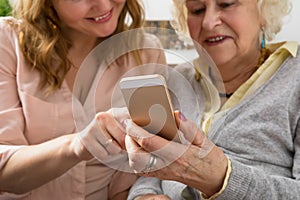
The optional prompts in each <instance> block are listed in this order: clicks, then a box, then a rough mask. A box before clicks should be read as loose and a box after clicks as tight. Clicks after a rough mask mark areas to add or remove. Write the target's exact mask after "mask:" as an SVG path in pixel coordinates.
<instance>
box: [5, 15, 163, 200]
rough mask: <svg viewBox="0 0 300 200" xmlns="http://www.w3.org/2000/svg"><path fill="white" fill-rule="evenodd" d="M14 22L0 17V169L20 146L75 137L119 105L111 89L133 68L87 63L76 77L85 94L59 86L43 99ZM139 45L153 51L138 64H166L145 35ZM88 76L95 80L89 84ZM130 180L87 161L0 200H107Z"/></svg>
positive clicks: (127, 62) (129, 61)
mask: <svg viewBox="0 0 300 200" xmlns="http://www.w3.org/2000/svg"><path fill="white" fill-rule="evenodd" d="M7 19H9V22H8V21H7ZM14 23H17V22H16V20H15V19H13V18H11V17H10V18H8V17H5V18H0V97H1V101H0V169H1V168H2V167H3V166H4V165H5V163H6V162H7V160H8V159H9V157H10V156H11V155H12V154H14V152H15V151H17V150H18V148H20V147H22V146H23V145H33V144H39V143H42V142H45V141H47V140H51V139H54V138H56V137H59V136H62V135H65V134H70V133H74V132H76V130H77V129H78V128H79V129H80V128H83V126H85V125H86V124H87V121H89V119H90V118H91V117H93V115H94V114H95V113H96V112H99V111H106V110H108V109H109V108H111V107H112V106H114V107H116V106H123V105H124V102H123V100H122V97H121V96H120V91H119V90H118V87H117V86H116V85H117V83H118V81H119V79H120V78H121V77H122V76H123V74H124V73H126V72H127V71H129V70H130V69H133V68H134V67H136V66H138V64H137V62H136V60H135V59H134V58H133V56H129V57H128V56H127V57H126V59H121V60H122V62H118V63H116V62H113V63H112V64H111V65H110V67H109V68H103V67H101V66H100V67H99V66H89V65H92V64H93V59H87V60H85V61H84V69H83V70H81V69H80V73H81V75H84V76H81V78H82V77H83V79H84V78H85V77H86V82H87V83H90V84H86V85H87V86H86V87H88V89H86V88H84V87H85V86H81V85H79V86H78V90H75V91H74V92H73V93H72V92H71V91H70V89H69V87H68V85H67V83H66V82H64V83H63V85H62V87H61V89H59V90H57V91H55V92H54V93H53V94H51V95H49V96H47V97H45V96H44V95H43V91H41V90H40V89H39V81H40V74H39V73H38V72H37V71H33V70H32V69H31V67H30V65H29V64H28V63H27V62H26V60H25V58H24V57H23V54H22V52H21V50H20V47H19V43H18V33H17V30H15V28H13V26H11V25H10V24H14ZM144 45H145V47H148V48H153V49H145V50H142V54H141V59H142V63H143V64H145V63H146V64H147V63H152V64H155V63H161V64H165V56H164V53H163V51H161V50H159V49H161V43H160V42H159V40H158V39H157V38H156V37H155V36H153V35H150V34H146V35H145V41H144ZM87 67H88V70H86V69H87ZM89 67H90V68H89ZM92 68H94V70H95V71H93V69H92ZM89 69H91V70H89ZM159 72H160V70H157V69H156V68H155V67H154V68H153V67H149V68H147V69H146V70H144V72H143V73H159ZM93 74H94V75H95V74H96V75H95V77H94V78H93V79H92V80H91V79H89V78H88V77H93V76H92V75H93ZM84 81H85V80H84ZM80 83H81V82H80ZM115 86H116V87H115ZM89 88H92V90H91V91H92V92H91V91H90V90H89ZM93 88H94V89H93ZM115 88H116V89H115ZM135 180H136V176H135V175H134V174H128V173H124V172H121V171H117V170H115V169H112V168H110V167H107V166H105V165H103V164H101V163H100V162H98V161H97V160H91V161H88V162H81V163H79V164H78V165H76V166H75V167H73V168H71V169H70V170H69V171H68V172H66V173H65V174H63V175H62V176H60V177H58V178H56V179H55V180H53V181H51V182H49V183H47V184H45V185H43V186H41V187H39V188H37V189H35V190H32V191H31V192H29V193H27V194H24V195H15V194H9V193H1V192H0V199H35V200H37V199H43V200H47V199H49V200H50V199H51V200H52V199H64V200H76V199H91V200H93V199H109V198H113V197H114V195H116V194H117V193H119V192H122V191H125V190H127V189H128V188H130V186H131V184H132V183H133V182H134V181H135ZM28 184H30V183H28Z"/></svg>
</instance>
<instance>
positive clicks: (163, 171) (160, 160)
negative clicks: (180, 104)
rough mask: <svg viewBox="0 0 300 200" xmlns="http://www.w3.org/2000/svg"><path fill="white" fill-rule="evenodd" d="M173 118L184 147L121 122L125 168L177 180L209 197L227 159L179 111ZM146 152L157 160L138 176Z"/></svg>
mask: <svg viewBox="0 0 300 200" xmlns="http://www.w3.org/2000/svg"><path fill="white" fill-rule="evenodd" d="M175 119H176V123H177V126H178V127H179V130H180V131H181V132H182V133H183V135H184V136H185V138H186V139H187V140H188V141H189V142H188V144H180V143H176V142H173V141H168V140H166V139H164V138H162V137H159V136H157V135H153V134H151V133H149V132H147V131H145V130H144V129H142V128H141V127H139V126H137V125H136V124H134V123H133V122H132V121H131V120H125V122H124V126H125V127H126V132H127V136H126V139H125V143H126V149H127V151H128V156H129V165H130V166H131V167H132V168H134V169H135V172H136V173H138V174H139V175H142V176H149V177H150V176H151V177H157V178H159V179H162V180H175V181H179V182H182V183H184V184H186V185H189V186H191V187H194V188H196V189H199V190H200V191H201V192H203V193H205V194H206V195H208V196H211V195H213V194H214V193H216V192H218V191H219V190H220V189H221V187H222V185H223V180H224V178H225V174H226V170H227V164H228V163H227V157H226V156H225V154H224V153H223V151H222V150H221V149H220V148H218V147H217V146H215V145H214V144H213V143H212V142H211V141H210V140H208V139H207V137H206V136H205V135H204V134H203V133H202V132H201V131H200V129H199V128H198V127H197V125H196V124H195V123H193V122H192V121H191V120H188V119H186V118H185V117H184V116H183V115H182V114H181V113H179V112H175ZM150 153H151V154H153V155H155V156H156V157H157V162H156V164H155V166H153V168H152V170H153V171H151V172H148V173H141V172H142V170H143V169H145V166H147V162H148V161H149V159H150ZM145 154H148V156H146V155H145Z"/></svg>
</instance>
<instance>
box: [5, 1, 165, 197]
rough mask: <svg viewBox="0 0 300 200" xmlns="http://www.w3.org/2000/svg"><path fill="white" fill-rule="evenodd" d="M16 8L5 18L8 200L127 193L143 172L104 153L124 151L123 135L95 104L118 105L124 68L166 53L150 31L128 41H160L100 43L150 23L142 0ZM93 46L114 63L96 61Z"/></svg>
mask: <svg viewBox="0 0 300 200" xmlns="http://www.w3.org/2000/svg"><path fill="white" fill-rule="evenodd" d="M13 8H14V13H15V14H16V15H15V17H3V18H0V58H1V59H0V85H1V86H0V94H1V97H0V199H35V200H36V199H43V200H46V199H64V200H75V199H90V200H93V199H98V200H99V199H126V197H127V193H128V189H129V188H130V186H131V184H132V183H133V182H134V181H135V180H136V175H134V174H129V173H125V172H124V173H123V172H118V171H117V170H115V169H114V168H111V167H109V166H106V165H104V164H102V163H101V162H99V160H103V161H105V160H106V159H107V158H108V157H110V158H111V157H113V156H114V155H116V156H117V155H119V154H121V153H122V149H124V135H119V134H109V131H107V130H105V129H102V126H101V124H102V121H105V120H106V117H105V116H102V115H101V114H96V113H98V112H100V111H106V110H108V109H109V108H110V106H111V104H110V102H111V101H112V100H111V98H112V96H113V95H112V93H113V90H114V87H115V84H116V83H117V82H118V80H119V78H120V77H121V76H122V75H123V74H124V73H125V72H126V71H128V70H130V69H132V68H134V67H136V66H139V65H141V64H145V63H161V64H164V63H165V58H164V54H163V52H162V51H161V50H157V49H159V48H161V46H160V43H159V41H158V39H156V37H154V36H152V35H149V34H141V35H140V36H141V37H139V39H138V38H134V41H136V42H132V43H130V42H129V46H130V45H133V46H134V45H136V43H137V42H142V44H143V45H144V46H147V47H151V48H154V50H150V49H149V50H147V49H146V50H139V49H137V48H136V46H134V47H132V48H133V49H134V50H135V51H131V52H130V53H128V52H125V54H124V52H123V54H122V55H115V54H117V53H115V50H116V49H120V48H121V47H122V45H123V46H124V44H123V43H122V41H121V42H115V43H113V44H114V45H115V46H114V45H111V46H109V48H107V49H104V50H103V49H102V50H101V48H100V50H99V48H98V46H99V45H100V46H101V44H102V43H105V42H106V41H107V40H108V39H109V38H112V37H113V36H115V35H117V34H119V33H122V32H124V31H127V30H131V29H135V28H140V27H141V26H142V23H143V10H142V7H141V5H140V2H139V1H138V0H101V1H95V0H88V1H86V0H63V1H61V0H15V1H14V5H13ZM127 17H130V18H131V21H130V23H128V22H127V19H128V18H127ZM117 41H118V40H117ZM123 42H124V40H123ZM125 42H126V41H125ZM106 45H107V44H106ZM95 47H96V50H95ZM155 49H156V50H155ZM95 52H96V53H95ZM91 53H92V55H94V57H92V58H96V60H97V59H98V61H99V60H100V61H99V62H100V63H101V65H103V63H106V64H108V66H107V67H105V68H101V67H98V66H100V64H97V65H91V62H90V60H89V58H91V56H90V54H91ZM93 53H94V54H93ZM86 57H88V59H87V61H85V58H86ZM113 57H115V58H116V59H115V60H110V58H113ZM92 60H93V59H92ZM110 61H111V62H110ZM83 63H85V64H84V66H85V67H84V69H81V68H82V67H81V66H82V65H83ZM99 70H100V71H101V70H102V74H103V75H102V76H100V78H99V77H98V76H93V75H94V74H98V72H99ZM77 77H78V78H77ZM96 78H98V79H97V80H96ZM91 88H96V89H95V90H93V89H91ZM95 94H97V96H96V97H97V98H95V101H92V102H93V104H90V101H89V102H88V100H89V99H91V98H90V97H91V96H92V97H95ZM114 128H115V127H111V129H114ZM95 138H96V139H95ZM95 153H96V154H97V155H95ZM94 156H96V158H98V159H93V158H94Z"/></svg>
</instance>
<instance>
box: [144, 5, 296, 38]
mask: <svg viewBox="0 0 300 200" xmlns="http://www.w3.org/2000/svg"><path fill="white" fill-rule="evenodd" d="M142 2H143V3H144V5H145V9H146V19H148V20H169V19H171V18H172V14H171V2H172V0H142ZM291 2H292V5H293V9H292V12H291V15H290V16H288V17H286V18H285V20H284V22H285V25H284V26H283V27H282V30H281V32H280V33H278V35H277V37H276V38H275V39H274V42H276V41H282V40H295V41H298V42H299V43H300V31H298V30H299V27H300V0H291Z"/></svg>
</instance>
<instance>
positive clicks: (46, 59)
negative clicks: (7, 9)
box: [12, 0, 144, 94]
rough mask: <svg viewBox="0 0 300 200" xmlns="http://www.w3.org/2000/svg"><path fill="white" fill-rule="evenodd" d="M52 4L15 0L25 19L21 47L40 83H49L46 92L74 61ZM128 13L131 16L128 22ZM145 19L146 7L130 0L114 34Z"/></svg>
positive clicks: (60, 80) (15, 9) (16, 14)
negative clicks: (70, 56) (144, 8)
mask: <svg viewBox="0 0 300 200" xmlns="http://www.w3.org/2000/svg"><path fill="white" fill-rule="evenodd" d="M51 5H52V4H51V0H15V1H14V3H13V5H12V7H13V15H14V17H16V18H17V19H20V20H21V21H22V23H21V24H20V26H19V30H20V35H19V42H20V46H21V49H22V51H23V54H24V56H25V57H26V59H27V60H28V61H29V62H30V64H31V65H32V68H33V69H36V70H38V71H39V72H40V74H41V76H42V78H41V82H40V87H41V88H44V87H46V89H47V90H46V94H49V93H51V92H53V91H55V90H57V89H59V88H60V87H61V85H62V83H63V80H64V78H65V76H66V74H67V72H68V71H69V69H70V68H71V65H72V63H71V61H70V60H69V59H68V58H67V55H68V51H69V49H70V47H71V46H72V44H71V43H70V41H68V39H67V38H65V37H64V36H63V34H62V32H61V28H60V27H61V23H60V20H59V18H58V15H57V14H56V12H55V10H54V9H53V7H51ZM127 15H129V17H130V18H131V19H132V20H131V23H130V24H129V25H128V23H127V17H128V16H127ZM143 23H144V10H143V8H142V5H141V3H140V2H139V0H127V1H126V3H125V6H124V8H123V10H122V12H121V15H120V17H119V22H118V25H117V28H116V30H115V32H114V33H113V35H115V34H118V33H120V32H122V31H126V30H129V29H134V28H140V27H141V26H142V25H143ZM54 66H56V67H54Z"/></svg>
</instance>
